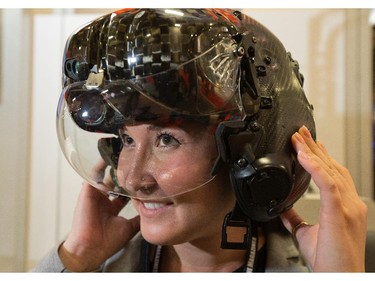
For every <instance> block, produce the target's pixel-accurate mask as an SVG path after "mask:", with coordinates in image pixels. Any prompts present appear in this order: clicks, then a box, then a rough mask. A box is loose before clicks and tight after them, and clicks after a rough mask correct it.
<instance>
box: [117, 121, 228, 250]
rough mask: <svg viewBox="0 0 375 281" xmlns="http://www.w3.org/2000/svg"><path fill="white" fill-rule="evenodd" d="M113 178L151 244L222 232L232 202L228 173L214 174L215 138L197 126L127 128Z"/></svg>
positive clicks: (169, 242) (142, 125)
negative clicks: (121, 188) (126, 194)
mask: <svg viewBox="0 0 375 281" xmlns="http://www.w3.org/2000/svg"><path fill="white" fill-rule="evenodd" d="M120 137H121V139H122V141H123V148H122V150H121V153H120V158H119V162H118V163H119V164H118V171H117V175H118V181H119V184H120V185H121V186H122V187H123V188H125V190H126V191H127V192H129V193H130V195H131V196H132V197H133V199H134V200H133V204H134V206H135V208H136V210H137V211H138V213H139V215H140V218H141V231H142V235H143V236H144V238H145V239H146V240H148V241H149V242H151V243H154V244H179V243H184V242H187V241H192V240H196V239H202V238H208V239H210V236H211V235H212V233H219V234H220V233H221V230H220V227H221V224H222V222H223V218H224V216H225V214H227V213H228V212H229V211H230V210H231V209H232V207H233V205H234V202H235V200H234V195H233V194H232V192H231V189H230V186H229V182H228V179H227V176H222V175H218V176H217V177H215V178H213V177H212V176H211V169H212V167H213V165H214V162H215V160H216V158H217V150H216V143H215V138H214V135H213V134H212V133H208V132H207V130H206V129H204V127H201V126H200V125H197V124H191V123H190V124H185V125H179V126H168V127H165V126H163V127H161V126H157V125H153V124H140V125H134V126H127V127H125V128H124V129H122V130H121V131H120Z"/></svg>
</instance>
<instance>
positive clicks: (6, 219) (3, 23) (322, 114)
mask: <svg viewBox="0 0 375 281" xmlns="http://www.w3.org/2000/svg"><path fill="white" fill-rule="evenodd" d="M111 11H112V10H108V9H34V8H30V9H21V8H13V9H6V8H3V9H0V132H1V139H0V176H1V185H0V272H24V271H30V269H31V268H32V267H33V266H34V265H35V263H37V262H38V261H39V260H40V259H41V258H42V257H43V256H44V255H45V254H46V253H47V252H48V251H49V250H50V249H51V248H52V247H53V246H54V245H56V244H57V243H59V242H60V241H61V240H63V239H64V237H65V235H66V234H67V232H68V231H69V229H70V224H71V221H72V216H73V210H74V206H75V203H76V198H77V195H78V192H79V190H80V187H81V184H82V181H83V180H82V179H81V178H80V177H79V176H77V175H76V174H75V172H74V171H73V170H72V168H71V167H70V166H69V165H68V164H67V162H66V160H65V159H64V157H63V155H62V152H61V151H60V148H59V145H58V141H57V137H56V131H55V121H56V120H55V114H56V106H57V102H58V98H59V95H60V91H61V62H62V54H63V48H64V45H65V42H66V39H67V38H68V36H69V34H71V33H72V32H73V31H74V30H75V29H77V28H78V27H80V26H81V25H83V24H84V23H86V22H88V21H90V20H92V19H94V18H96V17H98V16H100V15H102V14H106V13H109V12H111ZM243 12H244V13H246V14H248V15H250V16H252V17H254V18H255V19H257V20H258V21H260V22H261V23H263V24H264V25H265V26H267V27H268V28H269V29H270V30H271V31H273V32H274V33H275V34H276V36H277V37H278V38H279V39H280V40H281V41H282V42H283V43H284V45H285V47H286V49H287V50H288V51H290V52H291V53H292V56H293V58H294V59H296V60H298V62H299V64H300V70H301V72H302V73H303V74H304V76H305V86H304V88H305V91H306V95H307V97H308V99H309V100H310V102H311V103H312V104H313V105H314V108H315V119H316V124H317V132H318V139H319V140H321V141H322V142H323V143H324V144H325V145H326V147H327V148H328V150H329V151H330V152H331V154H332V155H333V156H334V158H335V159H336V160H337V161H339V162H340V163H342V164H343V165H344V166H346V167H348V168H349V169H350V171H351V173H352V175H353V178H354V181H355V183H356V185H357V188H358V192H359V193H360V195H361V196H362V198H363V200H364V201H365V202H366V203H367V204H368V206H369V208H370V209H369V210H370V214H369V229H374V230H375V207H374V180H373V178H374V168H373V167H374V165H373V159H374V152H373V143H374V137H373V136H374V126H373V123H374V122H373V116H374V113H373V108H374V88H375V87H374V80H375V79H374V74H375V64H374V46H375V35H374V34H375V28H374V26H375V11H374V10H371V9H243ZM296 207H297V208H298V209H299V210H300V212H301V213H302V214H303V216H304V217H305V218H306V220H307V221H309V222H312V223H313V222H315V221H316V219H317V210H318V207H319V192H318V191H317V189H316V188H315V187H314V184H312V187H311V189H310V190H309V191H308V192H307V193H306V195H305V196H304V197H303V198H302V199H301V200H300V201H299V202H298V203H297V204H296ZM126 212H130V213H131V212H132V210H131V209H129V210H127V211H125V213H126Z"/></svg>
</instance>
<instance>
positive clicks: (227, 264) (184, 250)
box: [159, 243, 248, 272]
mask: <svg viewBox="0 0 375 281" xmlns="http://www.w3.org/2000/svg"><path fill="white" fill-rule="evenodd" d="M216 245H219V244H216ZM247 256H248V250H229V249H221V248H220V247H218V246H216V247H211V248H210V247H209V246H207V245H206V247H199V246H197V245H194V244H192V243H184V244H180V245H174V246H164V247H163V250H162V253H161V260H160V265H159V266H160V267H159V271H162V272H233V271H235V270H236V269H238V268H239V267H240V266H242V265H244V264H245V263H246V262H247Z"/></svg>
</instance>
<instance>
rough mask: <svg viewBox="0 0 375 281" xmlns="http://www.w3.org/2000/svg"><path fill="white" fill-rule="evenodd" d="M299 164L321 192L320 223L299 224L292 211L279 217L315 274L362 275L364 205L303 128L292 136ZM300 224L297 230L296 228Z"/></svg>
mask: <svg viewBox="0 0 375 281" xmlns="http://www.w3.org/2000/svg"><path fill="white" fill-rule="evenodd" d="M292 144H293V147H294V149H295V150H296V152H297V155H298V161H299V163H300V164H301V165H302V166H303V167H304V169H305V170H306V171H307V172H308V173H310V174H311V177H312V179H313V180H314V182H315V183H316V185H317V186H318V188H319V190H320V210H319V222H318V223H317V224H315V225H306V224H300V223H301V222H303V219H302V218H301V217H300V216H299V215H298V213H297V212H296V211H295V209H291V210H289V211H287V212H285V213H283V214H282V215H281V219H282V221H283V223H284V225H285V226H286V228H287V229H288V230H289V231H290V232H295V233H294V234H295V236H296V239H297V241H298V243H299V248H300V250H301V253H302V254H303V255H304V257H305V259H306V261H307V262H308V263H309V265H310V267H311V269H312V270H313V271H317V272H344V271H346V272H363V271H364V264H365V262H364V259H365V242H366V230H367V206H366V204H365V203H364V202H363V201H362V200H361V199H360V198H359V196H358V193H357V190H356V187H355V185H354V183H353V179H352V177H351V175H350V173H349V171H348V169H346V168H345V167H343V166H341V165H340V164H339V163H337V162H336V161H335V160H334V159H333V158H332V157H331V156H330V155H329V154H328V152H327V150H326V149H325V147H324V146H323V145H322V144H321V143H320V142H315V141H314V140H313V138H312V137H311V135H310V132H309V130H308V129H307V128H306V127H302V128H300V129H299V131H298V132H296V133H295V134H294V135H293V136H292ZM297 225H300V227H298V229H297V230H296V229H295V227H296V226H297Z"/></svg>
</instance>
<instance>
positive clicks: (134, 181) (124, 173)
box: [118, 149, 157, 194]
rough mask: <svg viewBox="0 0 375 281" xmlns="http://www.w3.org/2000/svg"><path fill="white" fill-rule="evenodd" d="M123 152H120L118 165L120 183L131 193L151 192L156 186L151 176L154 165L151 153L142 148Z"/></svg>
mask: <svg viewBox="0 0 375 281" xmlns="http://www.w3.org/2000/svg"><path fill="white" fill-rule="evenodd" d="M125 153H126V152H124V153H123V152H121V153H120V161H119V166H118V169H119V171H118V174H119V176H120V178H119V180H120V184H122V185H124V186H123V188H125V189H126V190H128V191H131V192H133V193H134V192H135V193H139V192H141V193H143V194H151V193H152V192H153V190H155V189H156V186H157V184H156V180H155V178H154V176H153V174H154V171H153V170H154V168H155V165H154V163H153V160H152V155H150V154H149V153H148V152H147V151H144V150H142V149H135V150H134V151H133V153H131V154H129V155H126V156H125V155H124V154H125ZM121 178H122V179H121Z"/></svg>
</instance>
